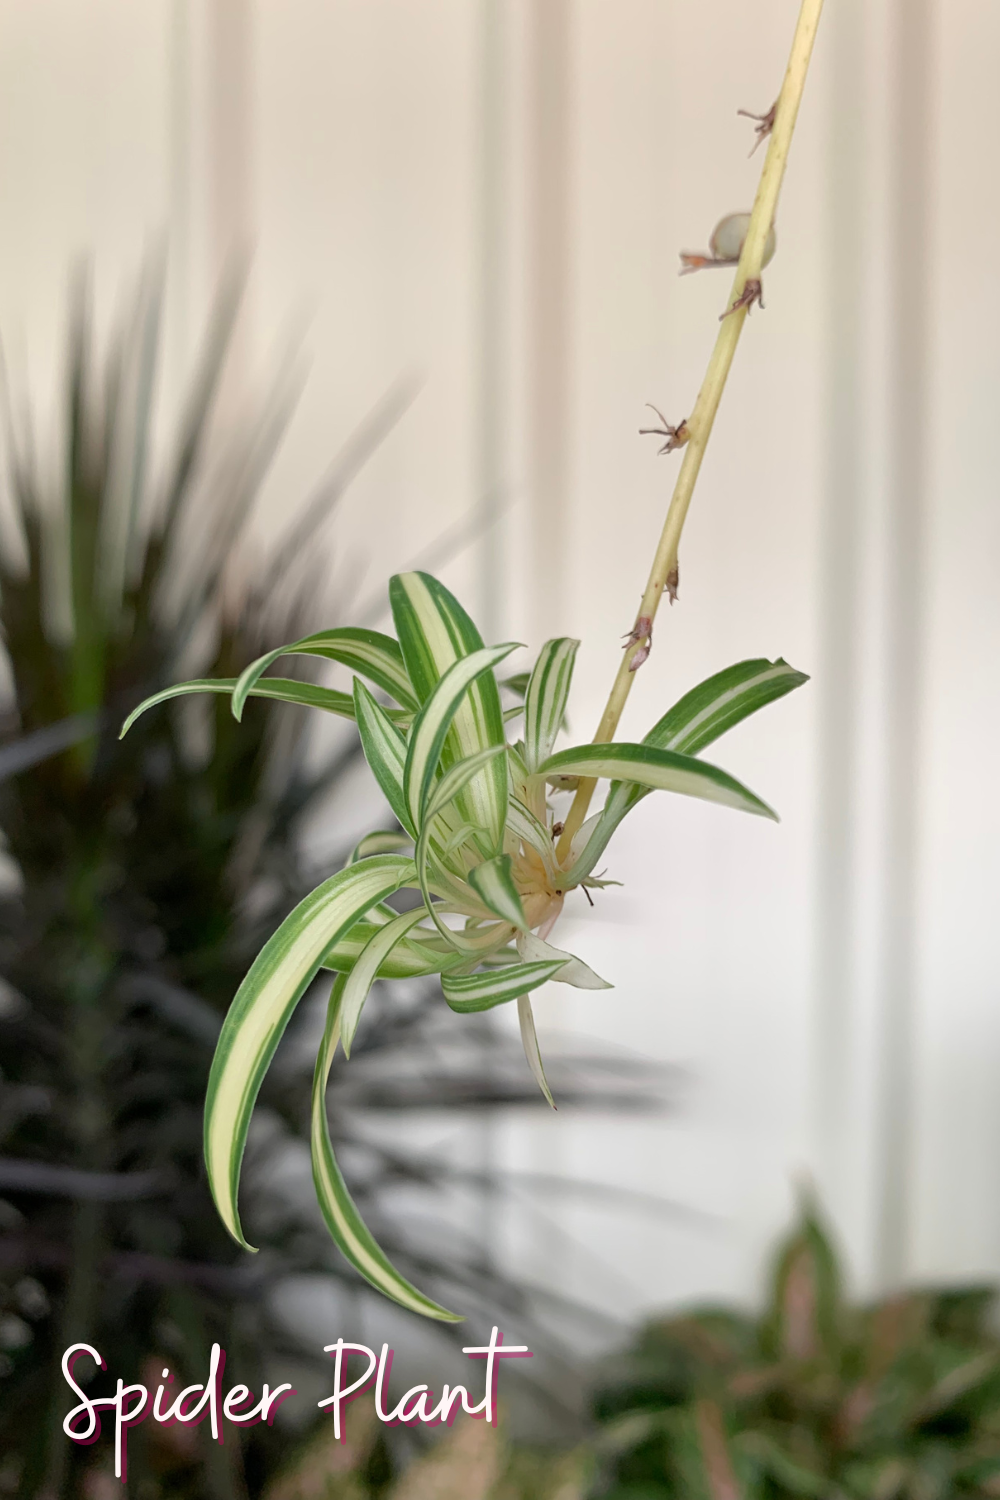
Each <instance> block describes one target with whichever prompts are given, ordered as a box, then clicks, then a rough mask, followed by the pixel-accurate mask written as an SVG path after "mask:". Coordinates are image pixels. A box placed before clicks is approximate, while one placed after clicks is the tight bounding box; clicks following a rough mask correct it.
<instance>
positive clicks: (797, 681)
mask: <svg viewBox="0 0 1000 1500" xmlns="http://www.w3.org/2000/svg"><path fill="white" fill-rule="evenodd" d="M808 681H809V679H808V677H807V676H806V675H805V673H804V672H797V671H796V670H795V668H794V667H790V666H789V665H788V663H787V662H786V661H782V660H781V658H780V657H779V659H778V660H777V661H773V662H771V661H767V660H766V659H765V658H760V659H757V660H754V661H742V662H737V663H736V665H735V666H732V667H727V668H726V669H725V671H723V672H716V674H715V675H714V677H709V678H706V680H705V681H704V682H702V683H699V684H698V686H697V687H696V688H692V689H691V691H690V692H689V693H686V694H685V695H684V697H683V698H681V699H680V700H679V701H678V702H677V703H675V704H674V706H673V707H672V708H671V709H668V711H667V712H666V713H665V714H664V715H663V718H662V719H660V720H658V722H657V723H656V724H654V725H653V728H652V729H651V730H650V731H649V733H648V734H647V735H646V737H645V738H644V740H643V744H644V745H654V746H656V747H658V748H659V749H662V750H676V751H679V752H681V753H683V754H685V755H695V754H697V753H698V752H699V751H700V750H704V749H705V747H706V746H707V745H710V744H712V742H713V741H714V740H717V739H718V738H719V736H720V735H722V734H724V733H725V732H726V730H727V729H731V728H732V727H733V725H734V724H738V723H739V722H740V720H742V719H745V718H748V717H749V715H750V714H753V713H756V712H757V711H758V709H761V708H764V707H765V706H766V705H767V704H768V703H773V702H774V701H775V700H776V699H778V698H782V697H784V695H785V694H786V693H790V692H791V691H792V690H793V688H797V687H800V686H801V685H802V683H804V682H808ZM650 790H652V789H651V788H650V787H646V786H637V785H636V784H635V783H634V782H616V783H615V784H613V785H612V787H611V789H610V791H609V792H608V799H607V801H606V802H605V804H604V808H603V810H602V811H601V812H600V813H598V814H597V815H596V816H595V817H593V818H590V819H588V821H587V822H586V823H585V824H584V826H583V828H581V829H580V832H579V833H578V834H577V836H576V838H575V839H574V840H573V863H572V866H571V868H570V872H569V880H570V883H572V884H574V885H576V884H579V882H580V881H581V880H583V879H585V878H586V876H588V875H589V874H590V872H591V871H592V870H593V869H594V868H595V866H596V865H597V862H598V860H599V859H600V858H601V856H602V854H603V853H604V851H605V849H606V848H607V846H608V844H609V843H610V842H611V839H612V837H613V836H614V833H615V830H616V829H617V827H618V825H619V824H620V823H621V821H622V819H623V818H624V817H626V816H627V814H628V813H630V812H631V811H632V808H633V807H635V806H637V804H638V803H639V802H641V801H642V799H643V797H646V796H648V795H649V792H650Z"/></svg>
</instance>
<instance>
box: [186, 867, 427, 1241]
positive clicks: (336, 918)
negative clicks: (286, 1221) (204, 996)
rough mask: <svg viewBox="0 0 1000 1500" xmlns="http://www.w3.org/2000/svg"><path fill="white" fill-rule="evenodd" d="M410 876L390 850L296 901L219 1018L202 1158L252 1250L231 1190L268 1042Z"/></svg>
mask: <svg viewBox="0 0 1000 1500" xmlns="http://www.w3.org/2000/svg"><path fill="white" fill-rule="evenodd" d="M415 876H416V871H415V869H414V866H413V863H412V861H411V860H408V859H402V858H400V856H399V855H395V854H381V855H377V856H376V857H375V858H374V859H363V860H361V861H360V862H359V863H358V864H356V865H349V866H348V867H347V869H346V870H340V871H338V873H337V874H336V875H331V877H330V879H329V880H325V881H324V882H323V884H322V885H320V886H317V888H316V889H315V890H314V891H312V892H311V893H310V895H308V896H306V897H305V899H304V900H303V901H300V902H299V904H298V906H297V907H296V908H295V910H294V911H292V912H290V913H289V915H288V916H287V917H286V918H285V920H284V921H283V922H282V924H281V926H280V927H279V928H278V930H277V932H276V933H275V934H274V935H273V937H271V938H270V939H269V940H268V942H267V943H265V945H264V947H263V948H262V949H261V951H260V953H259V954H258V955H257V957H256V959H255V960H254V962H253V965H252V967H251V969H250V972H249V973H248V974H247V976H246V978H245V979H244V981H243V983H242V984H241V985H240V987H239V989H238V990H237V992H236V997H235V999H234V1000H233V1003H232V1005H231V1006H230V1007H229V1010H228V1012H227V1014H226V1019H225V1020H224V1021H223V1023H222V1032H221V1034H220V1036H219V1042H218V1046H217V1047H216V1049H215V1056H214V1057H213V1059H212V1067H211V1071H210V1073H209V1076H208V1091H207V1094H206V1097H205V1164H206V1167H207V1168H208V1182H209V1187H210V1188H211V1190H212V1196H213V1198H214V1199H215V1204H216V1207H217V1209H218V1210H219V1215H220V1217H221V1219H222V1222H223V1223H224V1224H225V1226H226V1228H227V1229H228V1230H229V1233H230V1234H231V1235H232V1237H233V1239H234V1240H235V1241H236V1242H237V1244H239V1245H242V1246H243V1247H244V1249H247V1250H252V1249H253V1246H252V1245H248V1244H247V1242H246V1240H245V1239H244V1237H243V1230H242V1228H241V1226H240V1217H239V1210H238V1207H237V1193H238V1189H239V1177H240V1166H241V1163H242V1161H243V1152H244V1149H245V1147H246V1140H247V1131H248V1130H249V1128H250V1116H251V1114H252V1113H253V1107H254V1103H255V1101H256V1098H257V1095H258V1093H259V1092H260V1086H261V1083H262V1082H263V1080H264V1074H265V1073H266V1072H267V1069H268V1066H269V1064H270V1062H271V1058H272V1057H273V1056H274V1052H275V1048H276V1047H277V1045H278V1043H279V1041H280V1040H281V1037H282V1034H283V1032H284V1030H285V1027H286V1026H287V1025H288V1021H289V1018H290V1017H291V1015H292V1012H293V1011H294V1009H295V1007H296V1005H297V1004H298V1002H299V1000H300V999H301V998H302V995H303V994H304V992H305V990H306V988H307V986H308V985H309V983H310V981H311V980H312V979H313V977H314V975H315V974H316V973H317V971H318V969H319V967H320V965H321V963H322V962H323V958H324V955H325V954H326V953H327V952H328V951H329V950H330V949H331V948H332V947H333V945H334V944H335V943H336V942H337V941H338V939H339V938H341V937H342V936H343V935H344V934H345V933H346V932H348V931H350V929H351V927H352V926H353V925H354V923H355V922H356V921H357V920H358V918H359V917H363V916H364V915H365V913H366V912H367V911H368V910H369V909H370V908H371V907H372V906H374V905H375V904H376V903H377V902H380V901H382V900H384V898H385V897H386V896H388V895H391V894H392V892H393V891H396V890H398V889H399V888H400V886H403V885H409V884H412V883H413V881H414V879H415Z"/></svg>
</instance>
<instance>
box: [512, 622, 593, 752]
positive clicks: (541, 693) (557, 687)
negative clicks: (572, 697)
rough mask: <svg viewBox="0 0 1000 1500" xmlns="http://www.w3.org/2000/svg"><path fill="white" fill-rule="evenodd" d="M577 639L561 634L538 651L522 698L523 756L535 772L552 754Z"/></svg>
mask: <svg viewBox="0 0 1000 1500" xmlns="http://www.w3.org/2000/svg"><path fill="white" fill-rule="evenodd" d="M579 645H580V642H579V641H574V640H571V639H570V638H569V637H568V636H562V637H560V638H559V639H557V640H552V641H546V642H545V645H544V646H543V647H542V649H541V651H540V652H539V653H538V660H537V661H536V662H535V666H534V670H533V671H532V674H531V679H530V681H529V683H528V691H527V693H526V695H525V699H524V759H525V764H526V765H527V768H528V770H529V771H531V772H534V771H537V770H538V767H539V766H540V765H541V764H542V762H543V761H544V760H546V759H547V758H548V757H549V756H550V755H551V754H552V747H553V746H554V744H555V742H556V737H557V735H558V734H559V730H560V728H561V727H562V722H563V718H564V716H565V713H566V702H567V700H568V698H569V689H570V684H571V682H572V681H573V664H574V662H575V660H576V653H577V649H578V647H579Z"/></svg>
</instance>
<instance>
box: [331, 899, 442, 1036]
mask: <svg viewBox="0 0 1000 1500" xmlns="http://www.w3.org/2000/svg"><path fill="white" fill-rule="evenodd" d="M426 915H427V913H426V911H425V910H424V908H423V907H422V906H418V907H416V908H415V909H414V910H413V911H405V912H403V913H402V915H401V916H398V917H396V918H394V919H393V921H391V922H387V923H386V924H385V926H384V927H380V928H379V929H378V930H377V931H376V932H374V933H373V934H372V937H371V939H370V940H369V942H368V943H367V945H366V947H365V948H364V950H363V951H362V953H361V955H360V957H359V958H358V961H357V963H356V964H355V965H354V967H353V969H352V970H351V972H350V974H349V975H348V976H347V980H346V983H345V984H344V986H343V990H342V992H341V993H342V999H341V1006H340V1039H341V1042H342V1044H343V1048H344V1056H345V1057H350V1055H351V1045H352V1043H353V1041H354V1033H355V1032H356V1031H357V1029H358V1022H359V1021H360V1019H361V1011H362V1008H363V1007H364V1003H365V1001H366V1000H367V999H368V994H369V991H370V990H371V987H372V985H373V984H374V983H375V980H376V979H377V978H378V974H379V970H380V969H381V968H382V965H383V964H384V963H385V961H386V959H387V958H388V957H389V955H390V953H391V952H392V950H393V948H395V947H396V945H397V943H399V942H401V941H402V939H403V938H405V937H406V935H407V933H408V932H409V931H410V929H411V928H412V927H416V925H417V923H418V922H422V921H423V920H424V918H425V917H426Z"/></svg>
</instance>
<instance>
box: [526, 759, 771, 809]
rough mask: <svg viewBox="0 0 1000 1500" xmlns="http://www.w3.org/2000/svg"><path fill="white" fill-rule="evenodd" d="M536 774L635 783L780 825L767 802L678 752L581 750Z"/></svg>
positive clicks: (731, 778) (546, 764)
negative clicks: (750, 814)
mask: <svg viewBox="0 0 1000 1500" xmlns="http://www.w3.org/2000/svg"><path fill="white" fill-rule="evenodd" d="M537 774H538V775H539V776H545V777H546V778H548V777H550V776H551V777H555V776H586V777H594V778H601V777H607V778H608V779H609V780H611V781H631V782H635V783H636V784H637V785H638V786H646V787H650V788H652V789H658V790H660V791H665V792H679V793H681V794H682V795H683V796H686V797H699V798H701V799H702V800H703V801H705V802H719V803H721V804H722V805H723V806H724V807H736V808H739V809H740V810H741V811H742V812H749V813H756V814H757V815H758V816H759V817H763V818H773V819H774V821H775V822H777V821H778V815H777V813H775V812H774V811H773V810H772V809H771V808H770V807H768V805H767V803H766V802H762V801H761V799H760V798H759V797H757V796H755V795H754V793H753V792H751V791H750V790H749V788H748V787H745V786H743V784H742V783H741V782H739V781H737V780H736V778H735V777H734V776H730V775H729V774H728V772H726V771H722V770H720V769H719V767H718V766H711V765H706V763H705V762H704V761H701V760H698V759H697V758H696V757H695V756H693V755H678V754H677V752H676V751H674V750H659V749H657V748H656V746H654V745H630V744H624V743H613V744H607V745H600V744H598V745H577V746H575V747H574V748H573V749H571V750H560V751H559V752H558V753H557V754H556V755H551V756H550V757H549V759H548V760H547V761H545V762H544V763H543V764H542V765H541V766H539V768H538V772H537Z"/></svg>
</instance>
